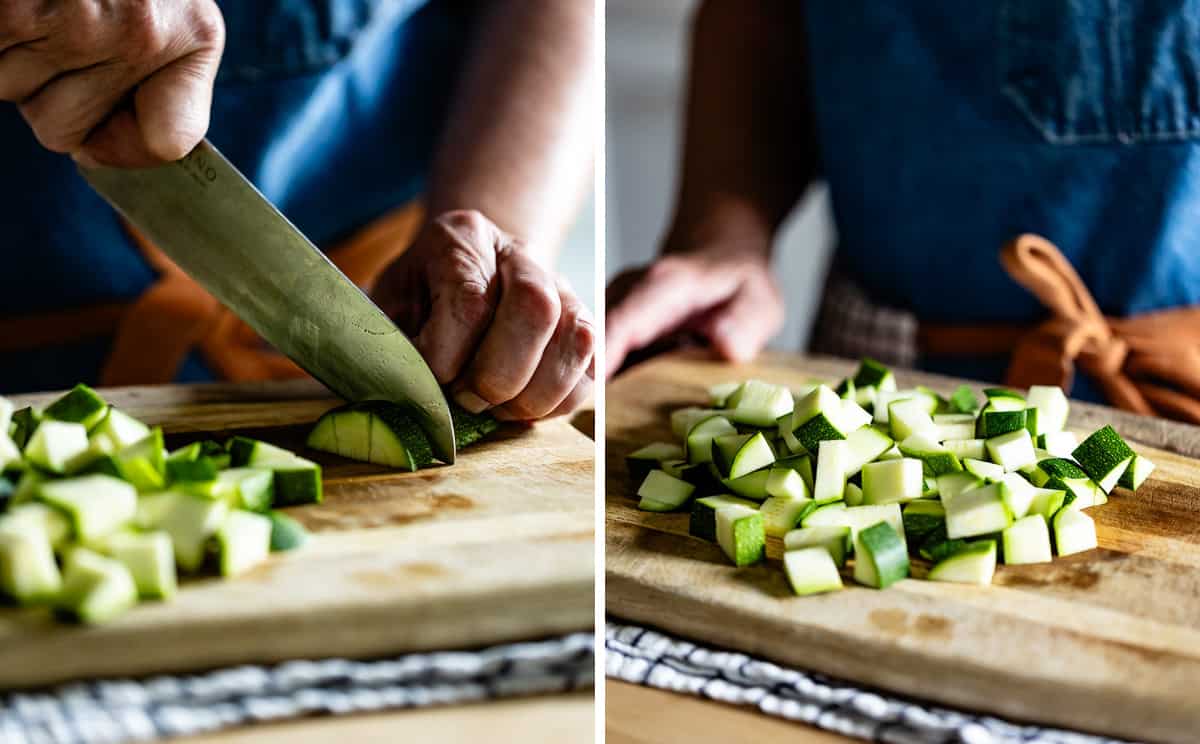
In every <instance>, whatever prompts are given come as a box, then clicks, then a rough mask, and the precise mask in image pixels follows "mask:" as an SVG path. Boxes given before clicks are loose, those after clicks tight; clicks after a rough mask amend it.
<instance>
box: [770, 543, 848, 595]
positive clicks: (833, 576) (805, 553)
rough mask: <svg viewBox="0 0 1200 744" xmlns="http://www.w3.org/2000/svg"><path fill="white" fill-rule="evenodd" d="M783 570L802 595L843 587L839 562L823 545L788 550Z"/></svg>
mask: <svg viewBox="0 0 1200 744" xmlns="http://www.w3.org/2000/svg"><path fill="white" fill-rule="evenodd" d="M783 570H784V573H786V574H787V577H788V583H789V584H791V585H792V591H793V592H795V593H796V594H798V595H799V596H801V597H804V596H808V595H810V594H821V593H823V592H832V591H837V590H838V589H841V588H842V577H841V575H840V574H839V573H838V567H837V564H836V562H835V561H834V559H833V557H832V556H830V554H829V551H827V550H826V549H825V548H822V547H812V548H801V549H799V550H789V551H787V552H786V553H784V554H783Z"/></svg>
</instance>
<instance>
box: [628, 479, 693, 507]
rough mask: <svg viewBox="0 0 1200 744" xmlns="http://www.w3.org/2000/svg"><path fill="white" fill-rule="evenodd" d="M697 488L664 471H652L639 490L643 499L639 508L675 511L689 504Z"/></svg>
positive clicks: (639, 494)
mask: <svg viewBox="0 0 1200 744" xmlns="http://www.w3.org/2000/svg"><path fill="white" fill-rule="evenodd" d="M695 490H696V487H695V486H693V485H692V484H691V483H688V482H687V481H684V480H680V479H679V478H674V477H672V476H670V475H667V474H666V473H665V472H663V471H662V470H651V471H650V474H649V475H647V476H646V480H644V481H642V485H641V487H640V488H638V492H637V495H638V496H639V497H640V498H641V501H640V502H638V508H639V509H641V510H643V511H654V512H667V511H674V510H676V509H678V508H679V507H681V506H683V505H684V504H686V503H687V501H688V499H690V498H691V497H692V492H694V491H695Z"/></svg>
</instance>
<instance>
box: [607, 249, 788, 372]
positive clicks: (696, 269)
mask: <svg viewBox="0 0 1200 744" xmlns="http://www.w3.org/2000/svg"><path fill="white" fill-rule="evenodd" d="M765 256H766V251H745V250H736V249H730V248H728V247H725V246H721V245H715V246H713V247H711V248H707V249H701V250H699V251H691V252H688V253H669V254H667V255H664V256H662V257H661V258H659V259H657V260H656V261H655V262H654V263H652V264H650V265H649V266H645V267H642V268H638V269H633V270H631V271H627V272H625V273H623V274H621V275H619V276H618V277H617V278H615V279H613V281H612V282H611V283H610V284H609V287H608V319H607V322H606V327H605V338H604V343H605V347H604V348H605V359H606V363H607V367H608V369H607V371H606V377H612V376H613V375H614V374H615V373H616V372H617V370H619V369H620V368H621V363H622V362H623V361H624V360H625V357H626V356H628V355H629V353H630V352H633V351H636V350H637V349H640V348H643V347H645V346H647V345H649V344H652V343H653V342H655V341H657V340H659V339H662V338H663V337H665V336H668V335H670V334H672V333H675V332H677V331H692V332H695V333H698V334H699V335H701V336H703V337H704V338H706V339H707V340H708V341H709V342H710V343H711V344H712V345H713V347H714V348H715V349H716V351H717V353H719V354H720V355H721V356H722V357H724V358H725V359H729V360H731V361H745V360H747V359H750V358H752V357H753V356H754V355H755V354H757V353H758V352H759V351H761V350H762V348H763V347H764V346H766V345H767V342H768V341H770V340H771V337H772V336H774V335H775V334H776V333H777V332H778V331H779V329H780V327H781V326H782V325H783V318H784V302H783V297H782V295H781V294H780V292H779V288H778V286H777V285H776V284H775V280H774V278H772V276H771V269H770V266H769V264H768V262H767V259H766V258H765Z"/></svg>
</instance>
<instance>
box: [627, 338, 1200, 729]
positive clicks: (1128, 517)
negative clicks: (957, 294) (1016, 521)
mask: <svg viewBox="0 0 1200 744" xmlns="http://www.w3.org/2000/svg"><path fill="white" fill-rule="evenodd" d="M854 366H855V364H854V363H853V362H849V361H843V360H832V359H805V358H801V357H795V356H783V355H768V356H765V357H763V358H761V359H760V360H758V362H757V363H754V364H748V365H742V366H730V365H725V364H720V363H717V362H714V361H711V360H709V359H708V358H707V357H706V356H704V355H702V354H699V353H687V354H679V355H672V356H668V357H662V358H660V359H658V360H655V361H652V362H648V363H646V364H644V365H642V366H639V367H636V368H634V369H633V370H632V371H630V372H629V373H628V374H626V375H624V376H622V377H621V378H618V379H617V380H616V381H615V382H613V383H612V384H610V385H609V387H608V389H607V427H606V428H607V433H606V440H607V487H606V491H607V498H606V502H607V503H606V510H607V528H606V529H607V536H606V546H607V557H606V566H605V568H606V577H607V585H606V591H607V608H606V609H607V611H608V612H609V613H611V614H613V615H616V616H618V617H623V618H628V619H630V620H634V621H637V622H641V623H645V624H649V625H652V626H657V627H660V628H663V629H665V630H668V631H672V632H675V633H679V634H682V635H684V636H689V637H692V638H696V639H699V640H703V641H707V642H710V643H714V644H717V645H720V646H722V647H727V648H733V649H737V650H740V651H743V652H747V653H751V654H756V655H761V656H765V657H767V658H770V659H773V660H776V661H778V662H782V663H786V664H793V665H796V666H798V667H801V668H805V669H811V670H816V671H818V672H824V673H828V674H831V675H835V676H838V677H841V678H845V679H850V680H854V681H857V682H859V683H862V684H866V685H872V686H877V687H881V688H884V689H887V690H891V691H893V692H896V693H899V694H902V695H907V696H910V697H913V698H922V699H928V700H932V701H936V702H939V703H943V704H946V705H950V706H955V707H959V708H967V709H973V710H980V711H986V712H992V713H997V714H1001V715H1005V716H1009V717H1012V718H1016V719H1019V720H1029V721H1034V722H1040V723H1047V724H1055V725H1062V726H1068V727H1073V728H1078V729H1084V730H1088V731H1095V732H1100V733H1106V734H1111V735H1119V736H1127V737H1131V738H1136V739H1152V740H1163V741H1179V742H1184V741H1187V742H1194V741H1196V740H1197V736H1198V735H1200V463H1198V462H1197V461H1196V460H1193V459H1189V458H1188V457H1185V456H1182V455H1179V454H1174V453H1169V452H1166V451H1164V450H1162V449H1159V448H1158V447H1162V446H1168V447H1171V448H1172V449H1174V450H1176V451H1183V452H1192V453H1195V452H1197V451H1198V448H1200V429H1196V428H1193V427H1188V426H1184V425H1181V424H1171V423H1169V422H1160V421H1154V420H1150V419H1145V418H1143V417H1137V416H1130V415H1126V414H1120V413H1118V412H1115V411H1112V412H1109V411H1106V410H1104V409H1102V408H1101V407H1097V406H1087V405H1084V404H1073V405H1072V418H1071V422H1070V424H1071V427H1072V428H1078V429H1082V430H1083V431H1084V432H1086V431H1089V430H1090V428H1094V427H1095V426H1096V425H1097V424H1098V422H1100V421H1111V422H1113V423H1114V425H1115V426H1116V428H1117V429H1118V431H1120V432H1121V433H1122V434H1123V435H1125V436H1126V437H1127V438H1128V439H1130V440H1131V444H1132V445H1133V446H1134V448H1135V449H1137V450H1138V451H1141V452H1145V453H1147V454H1148V455H1149V456H1150V457H1151V459H1153V460H1154V461H1155V462H1156V463H1157V464H1158V469H1157V470H1156V471H1155V473H1154V476H1153V477H1152V478H1151V479H1150V480H1149V481H1148V482H1147V483H1146V484H1145V485H1144V486H1143V487H1142V489H1140V490H1139V491H1138V492H1137V494H1132V493H1129V492H1128V491H1123V490H1118V491H1116V492H1114V495H1113V496H1112V497H1111V499H1110V501H1109V503H1108V504H1106V505H1104V506H1101V507H1097V508H1095V509H1091V510H1089V514H1090V515H1091V516H1093V517H1094V518H1095V520H1096V523H1097V528H1098V533H1099V542H1100V547H1099V549H1097V550H1092V551H1088V552H1086V553H1082V554H1078V555H1074V556H1069V557H1066V558H1056V559H1055V560H1054V562H1053V563H1050V564H1040V565H1028V566H1001V567H999V568H998V569H997V573H996V578H995V583H994V584H993V585H992V586H991V587H972V586H962V585H954V584H945V583H935V582H928V581H919V580H915V579H908V580H904V581H901V582H899V583H898V584H896V585H894V586H893V587H891V588H890V589H888V590H885V591H877V590H873V589H868V588H863V587H859V586H856V585H854V584H853V583H852V582H851V581H850V580H849V577H850V572H849V570H847V571H846V572H845V573H844V577H845V578H846V580H847V589H846V590H845V591H842V592H835V593H832V594H826V595H820V596H815V597H796V596H794V595H792V594H791V592H790V590H789V589H788V586H787V582H786V579H785V577H784V575H783V571H782V569H781V566H780V563H779V561H778V556H779V550H780V545H779V544H778V541H777V540H775V539H774V538H772V539H771V540H770V542H769V545H768V558H769V560H768V561H767V562H765V563H763V564H760V565H756V566H750V567H746V568H742V569H738V568H734V567H733V566H731V565H729V563H728V562H727V561H726V560H725V558H724V556H723V555H722V553H721V551H720V549H719V548H718V547H717V546H716V545H713V544H710V543H707V542H704V541H701V540H697V539H695V538H691V537H689V536H688V535H687V529H688V524H687V523H688V517H687V515H686V514H651V513H646V512H641V511H638V510H637V509H636V501H635V500H634V498H633V497H632V494H633V491H634V489H635V488H636V486H634V485H633V484H631V483H630V482H629V479H628V477H627V475H626V473H625V468H624V464H623V458H624V455H625V454H627V453H628V452H630V451H632V450H633V449H635V448H636V447H638V446H640V445H642V444H645V443H647V442H651V441H655V440H667V439H670V427H669V425H668V421H667V414H668V413H669V411H670V410H672V409H674V408H678V407H681V406H684V405H694V404H703V402H704V399H705V395H704V391H705V388H706V387H707V386H708V385H710V384H712V383H716V382H721V381H726V380H734V379H745V378H751V377H755V378H760V379H764V380H768V381H772V382H777V383H787V384H791V385H793V386H799V385H800V384H803V383H804V382H806V381H808V380H810V379H811V378H814V377H817V378H825V379H837V378H840V377H841V376H844V375H845V374H847V373H848V372H850V371H852V370H853V368H854ZM898 378H899V380H898V381H899V384H900V385H901V386H902V387H907V386H911V385H913V384H917V383H918V382H920V383H924V384H929V385H930V386H931V387H934V388H936V389H938V390H941V391H943V392H950V391H951V390H953V388H954V387H955V386H956V385H957V384H959V381H957V380H950V379H947V378H940V377H936V376H931V375H919V374H915V373H914V374H908V373H903V372H902V373H899V374H898ZM1147 441H1151V442H1153V443H1154V444H1155V445H1157V446H1156V447H1150V446H1147V445H1146V442H1147ZM925 571H926V567H925V566H922V565H921V564H920V563H919V562H914V575H915V576H922V575H923V574H924V572H925Z"/></svg>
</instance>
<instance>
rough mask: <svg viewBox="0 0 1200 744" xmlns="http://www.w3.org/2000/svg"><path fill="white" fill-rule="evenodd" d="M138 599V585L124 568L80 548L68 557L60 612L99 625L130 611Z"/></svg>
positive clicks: (59, 605) (123, 565) (110, 559)
mask: <svg viewBox="0 0 1200 744" xmlns="http://www.w3.org/2000/svg"><path fill="white" fill-rule="evenodd" d="M137 599H138V591H137V585H136V584H135V583H134V581H133V577H132V576H131V575H130V573H129V569H128V568H126V567H125V564H123V563H121V562H120V561H117V560H114V559H112V558H106V557H105V556H102V555H100V554H99V553H96V552H94V551H91V550H88V549H87V548H81V547H77V548H74V549H73V550H72V551H71V552H70V553H69V554H68V555H67V559H66V561H65V563H64V567H63V587H62V593H61V594H60V595H59V597H58V601H57V603H56V604H57V605H58V608H59V610H61V611H63V612H65V613H67V614H69V615H71V616H73V617H75V618H76V619H78V620H79V621H81V622H84V623H89V624H101V623H106V622H109V621H110V620H114V619H116V618H117V617H119V616H121V615H123V614H124V613H125V612H127V611H129V610H130V609H132V608H133V606H134V605H135V604H137Z"/></svg>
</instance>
